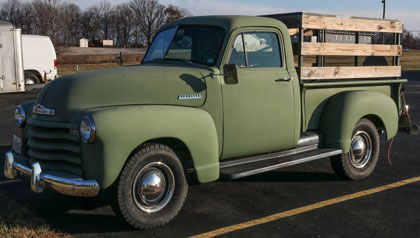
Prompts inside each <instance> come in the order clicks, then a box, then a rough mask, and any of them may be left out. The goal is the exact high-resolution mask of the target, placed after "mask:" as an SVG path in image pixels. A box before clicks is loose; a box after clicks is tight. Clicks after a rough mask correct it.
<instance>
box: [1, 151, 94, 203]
mask: <svg viewBox="0 0 420 238" xmlns="http://www.w3.org/2000/svg"><path fill="white" fill-rule="evenodd" d="M4 175H5V176H6V178H8V179H15V178H16V177H25V176H26V177H30V180H31V189H32V191H34V192H36V193H41V192H42V191H43V190H44V189H45V188H51V189H53V190H55V191H57V192H59V193H61V194H64V195H68V196H76V197H95V196H97V195H98V194H99V184H98V183H97V182H96V181H95V180H78V179H68V178H62V177H57V176H54V175H49V174H44V173H42V169H41V166H40V164H39V163H38V162H36V163H33V164H32V165H31V168H29V167H27V166H25V165H24V164H23V163H19V162H18V161H16V160H15V158H14V153H13V152H11V151H9V152H6V154H5V160H4Z"/></svg>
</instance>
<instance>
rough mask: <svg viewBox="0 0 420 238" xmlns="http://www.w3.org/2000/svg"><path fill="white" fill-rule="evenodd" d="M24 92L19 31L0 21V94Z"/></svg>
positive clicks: (8, 23)
mask: <svg viewBox="0 0 420 238" xmlns="http://www.w3.org/2000/svg"><path fill="white" fill-rule="evenodd" d="M22 91H25V83H24V78H23V60H22V36H21V30H20V29H15V28H14V27H13V25H12V24H11V23H10V22H5V21H0V93H9V92H22Z"/></svg>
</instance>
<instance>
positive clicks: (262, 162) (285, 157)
mask: <svg viewBox="0 0 420 238" xmlns="http://www.w3.org/2000/svg"><path fill="white" fill-rule="evenodd" d="M341 153H342V150H337V149H314V150H310V151H304V152H301V153H293V154H289V153H287V154H279V153H273V154H267V155H259V156H253V157H249V158H243V159H239V160H238V161H241V162H242V163H234V162H235V161H236V160H233V161H226V162H221V163H220V176H221V178H222V179H228V180H231V179H238V178H242V177H246V176H250V175H255V174H260V173H264V172H267V171H271V170H276V169H280V168H284V167H289V166H292V165H296V164H301V163H305V162H309V161H313V160H317V159H322V158H327V157H330V156H334V155H339V154H341ZM254 158H255V159H256V160H255V161H253V159H254ZM252 161H253V162H252Z"/></svg>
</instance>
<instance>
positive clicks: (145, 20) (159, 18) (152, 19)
mask: <svg viewBox="0 0 420 238" xmlns="http://www.w3.org/2000/svg"><path fill="white" fill-rule="evenodd" d="M130 7H131V9H132V10H133V13H134V21H135V25H136V26H137V27H138V30H139V31H140V33H142V35H143V37H144V41H145V43H146V44H147V45H150V43H151V41H152V37H153V36H154V35H155V34H156V32H157V31H158V29H159V27H160V26H161V25H162V24H164V23H165V21H166V17H165V6H164V5H162V4H160V3H159V1H157V0H132V1H131V2H130Z"/></svg>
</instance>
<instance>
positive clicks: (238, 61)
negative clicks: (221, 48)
mask: <svg viewBox="0 0 420 238" xmlns="http://www.w3.org/2000/svg"><path fill="white" fill-rule="evenodd" d="M228 64H235V65H236V66H237V67H246V62H245V53H244V43H243V41H242V34H239V35H238V36H237V37H236V39H235V42H234V43H233V46H232V50H231V52H230V58H229V62H228Z"/></svg>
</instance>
